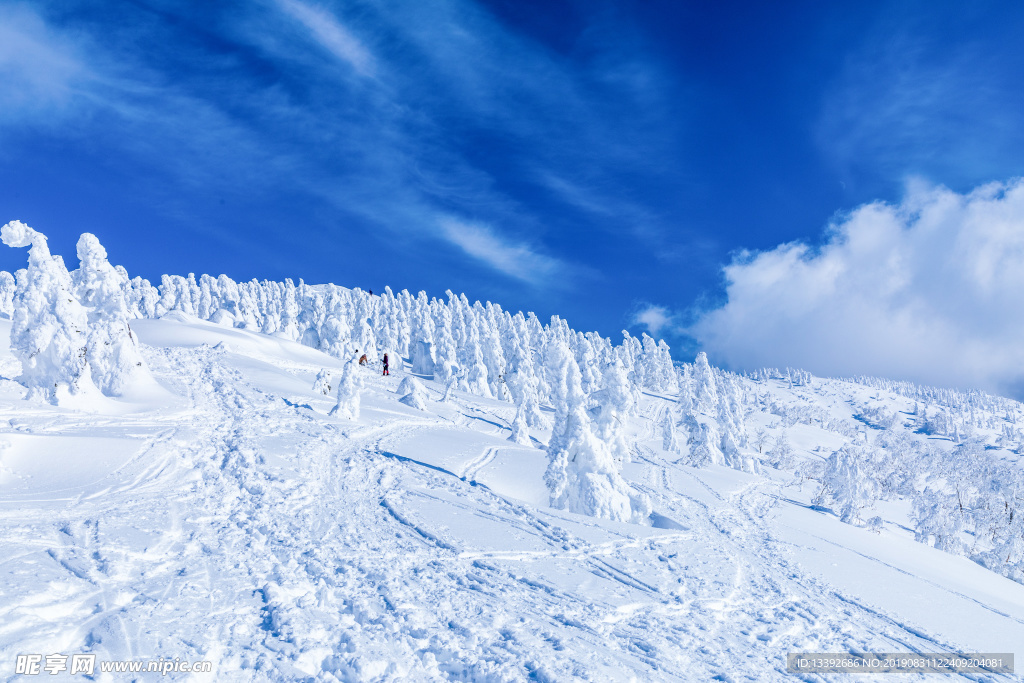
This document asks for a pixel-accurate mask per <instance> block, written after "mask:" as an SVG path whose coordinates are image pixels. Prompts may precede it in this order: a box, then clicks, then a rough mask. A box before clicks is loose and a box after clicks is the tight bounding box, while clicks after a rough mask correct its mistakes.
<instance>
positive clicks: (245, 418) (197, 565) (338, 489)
mask: <svg viewBox="0 0 1024 683" xmlns="http://www.w3.org/2000/svg"><path fill="white" fill-rule="evenodd" d="M9 325H10V323H9V322H0V339H6V338H7V335H8V328H9ZM132 329H133V330H134V332H135V334H136V335H137V336H138V338H139V339H140V340H141V341H142V342H143V346H142V347H141V350H142V354H143V356H144V359H145V362H146V365H147V367H148V370H149V372H150V373H151V374H152V375H153V377H154V378H155V380H156V381H157V382H158V383H159V387H157V388H155V389H153V390H152V391H149V392H146V393H144V395H140V396H131V395H128V396H125V397H123V398H121V399H118V400H114V399H109V400H103V401H95V402H93V403H90V404H89V405H84V406H83V405H77V406H72V407H65V406H60V407H58V406H54V405H49V404H44V403H37V402H29V401H26V400H24V398H23V397H24V396H25V394H26V390H25V388H24V387H23V386H21V385H20V384H17V383H16V382H14V381H13V380H12V379H11V378H14V377H17V376H18V374H19V367H18V366H19V364H18V362H17V361H16V360H15V359H14V357H12V356H11V355H10V354H9V353H8V352H7V351H6V350H4V351H3V354H2V355H0V374H2V376H3V377H4V378H5V379H2V380H0V548H2V557H0V671H3V675H4V676H5V677H6V676H9V675H12V674H13V671H14V665H15V660H16V657H17V655H19V654H25V653H40V654H43V655H47V654H51V653H63V654H68V655H70V654H74V653H95V654H97V655H98V659H99V660H122V659H131V658H134V659H138V660H150V659H155V658H158V657H163V658H165V659H173V658H175V657H177V658H181V659H182V660H189V661H196V660H203V661H210V662H213V665H214V671H213V673H212V674H208V675H206V676H205V677H204V676H198V675H197V676H196V677H197V678H199V679H205V680H218V681H223V680H228V681H230V680H304V679H315V680H392V679H401V678H403V677H404V679H405V680H437V679H460V680H483V681H487V680H495V681H504V680H525V679H536V680H551V681H564V680H574V679H584V680H631V679H636V680H708V679H712V678H715V677H718V678H719V679H721V680H744V679H752V680H772V679H781V678H784V677H786V674H785V666H786V653H787V652H790V651H850V650H861V651H911V650H914V651H941V650H959V651H987V652H1014V651H1015V650H1018V651H1019V650H1020V646H1021V644H1022V643H1024V586H1022V585H1021V584H1019V583H1016V582H1014V581H1012V580H1010V579H1009V578H1006V577H1004V576H1003V575H1001V574H999V573H996V572H994V571H990V570H989V569H987V568H985V567H984V566H982V565H981V564H979V563H978V562H975V561H971V560H970V559H968V558H967V557H964V556H962V555H959V554H955V553H952V552H944V551H942V550H939V549H936V548H934V547H931V546H930V545H929V544H926V543H921V542H918V541H916V540H915V532H914V531H913V530H912V529H913V523H912V521H911V519H910V518H911V516H912V514H913V511H912V509H911V497H910V496H908V495H904V493H900V491H898V490H894V491H892V492H891V493H887V492H879V491H875V492H874V494H873V495H867V494H865V495H863V496H860V497H859V498H858V497H856V496H854V497H853V500H854V503H856V505H873V508H869V507H863V508H862V507H857V508H856V509H855V510H853V512H852V515H853V516H854V517H856V519H853V518H851V519H850V520H848V521H855V522H859V520H860V519H861V518H863V519H864V520H865V521H867V520H868V519H869V518H873V517H875V516H877V517H879V518H880V519H878V520H875V521H874V522H872V523H871V524H866V525H864V526H861V525H858V524H849V523H844V522H843V521H841V520H840V518H839V517H840V515H842V512H841V511H840V510H839V508H840V505H839V504H838V503H836V502H835V501H834V500H833V499H832V498H828V496H824V497H823V496H822V495H820V494H821V493H822V486H821V482H822V481H824V480H825V479H826V478H827V477H826V475H827V470H828V468H827V466H826V464H825V463H827V461H828V459H829V458H830V457H832V454H833V453H835V452H836V451H838V450H841V449H842V448H843V447H844V446H850V445H856V444H862V443H869V442H870V443H875V442H877V439H878V436H879V435H882V434H883V433H885V434H895V433H899V434H903V435H905V436H906V438H907V439H909V440H910V441H911V442H913V443H921V444H925V445H930V446H931V447H933V448H934V449H935V451H934V453H932V456H931V457H933V459H934V458H936V457H938V455H936V453H949V452H951V451H952V449H953V448H955V447H956V445H957V444H955V443H954V442H953V441H952V440H951V438H947V437H945V436H940V435H938V434H937V433H935V432H934V430H932V431H933V433H931V434H929V433H928V431H929V430H927V429H924V430H921V429H919V428H918V425H917V423H916V422H915V420H918V418H919V416H911V415H909V413H910V412H912V411H913V405H914V402H915V401H914V399H913V398H908V397H907V396H905V395H901V394H899V393H894V391H889V390H888V389H884V388H880V387H878V386H870V385H869V384H868V383H864V382H861V383H854V382H847V381H840V380H821V379H816V378H809V377H805V376H803V375H800V376H798V378H797V381H796V382H795V383H793V382H792V377H793V375H792V374H790V376H789V377H790V378H789V379H781V377H782V376H783V375H782V374H781V373H779V374H777V375H776V376H774V377H773V376H771V373H763V374H761V375H759V376H757V377H754V378H735V377H734V378H732V379H731V380H730V382H731V383H732V385H734V386H736V387H738V389H737V391H739V392H740V393H742V394H743V395H744V396H747V397H748V398H747V399H746V403H745V404H744V406H743V409H742V411H740V412H738V413H737V414H742V415H743V422H744V423H743V424H742V425H734V427H735V428H736V429H737V430H740V429H741V430H742V431H743V432H745V433H746V434H747V435H748V439H747V442H746V443H745V444H739V445H738V450H737V453H736V454H726V455H728V457H730V458H731V462H732V463H733V465H734V466H732V467H727V466H723V465H721V464H708V465H706V466H704V467H700V468H697V467H693V466H690V465H688V464H686V463H687V462H690V461H691V458H690V456H691V455H692V453H691V451H693V450H695V448H696V447H697V446H699V444H698V443H697V442H696V441H694V442H693V443H690V444H687V443H686V442H687V441H688V440H691V441H693V434H692V433H690V434H685V433H683V431H682V430H681V431H680V434H679V435H678V439H677V442H678V443H677V445H676V447H672V445H671V444H669V443H667V442H669V441H670V440H669V439H667V438H666V435H665V426H664V425H666V424H673V425H674V424H675V422H676V421H675V419H674V418H673V417H672V416H673V415H678V414H679V411H680V404H679V403H678V402H677V398H678V395H677V394H675V393H673V394H659V393H657V392H653V391H646V392H644V393H643V395H642V396H641V400H640V405H639V407H638V410H637V413H638V414H637V415H636V416H635V417H632V418H629V419H628V421H627V424H626V425H625V437H626V440H627V442H628V444H629V447H630V450H631V461H630V462H627V463H625V464H624V465H622V476H623V477H624V479H625V480H626V481H627V482H628V483H629V484H630V485H631V486H632V487H633V489H634V490H636V491H639V492H641V493H643V494H646V495H647V496H648V497H649V499H650V503H651V506H652V508H653V512H652V513H651V515H650V517H649V524H627V523H623V522H616V521H611V520H607V519H597V518H594V517H589V516H582V515H577V514H573V513H571V512H566V511H564V510H556V509H552V508H550V507H549V506H548V505H549V502H550V491H549V489H548V487H547V486H546V485H545V479H544V474H545V470H546V469H547V467H548V463H549V457H548V454H547V453H546V452H545V451H544V450H542V449H541V446H543V444H545V443H546V442H547V441H548V440H549V439H550V436H551V435H550V433H549V432H548V431H545V430H541V429H538V428H536V427H534V428H531V430H530V436H531V439H532V442H531V445H525V444H523V445H520V444H515V443H513V442H511V441H509V440H508V437H509V435H510V434H511V429H510V427H511V422H512V420H513V417H514V415H515V412H516V406H515V405H514V404H512V403H509V402H505V401H499V400H494V399H490V398H483V397H481V396H478V395H474V394H470V393H466V392H465V391H462V390H458V389H454V388H452V387H449V386H446V384H444V383H441V382H439V381H433V380H431V379H429V378H421V379H422V383H423V385H424V387H425V389H426V394H427V397H426V401H425V408H426V409H425V410H419V409H417V408H415V407H411V406H409V405H406V404H404V403H402V402H400V399H401V398H402V395H403V394H401V393H397V389H398V387H399V385H400V384H401V382H402V380H403V379H405V378H406V377H407V376H408V370H409V369H410V368H411V359H405V362H400V361H399V359H397V358H392V365H391V368H392V375H391V376H390V377H382V376H379V374H378V372H377V371H376V370H370V369H366V368H357V372H359V373H361V376H360V379H361V380H362V383H363V385H364V388H363V390H362V401H361V410H360V413H359V417H358V419H355V420H350V419H345V418H344V417H340V416H333V417H332V416H329V415H328V413H329V412H330V410H331V408H333V407H334V405H335V403H336V400H335V398H334V397H333V396H330V395H324V394H323V393H320V392H318V391H314V390H313V389H312V387H313V384H314V380H315V378H316V376H317V375H318V373H319V372H320V371H321V370H322V369H328V370H331V371H332V372H333V373H334V374H335V375H336V374H337V373H339V372H340V371H341V368H342V365H343V363H342V361H341V360H339V359H338V358H334V357H331V356H328V355H325V354H324V353H322V352H321V351H318V350H314V349H312V348H309V347H308V346H303V345H300V344H298V343H296V342H293V341H289V340H287V339H282V338H279V337H271V336H267V335H263V334H260V333H257V332H254V331H247V330H242V329H235V328H232V327H227V326H223V325H218V324H214V323H211V322H206V321H201V320H199V319H196V318H192V317H189V316H186V315H183V314H180V313H172V314H170V315H169V316H166V317H165V318H163V319H154V320H138V321H134V322H133V323H132ZM687 373H689V370H687ZM684 375H685V377H690V376H692V373H690V374H685V373H684ZM791 384H792V386H791ZM890 388H891V389H894V390H898V389H900V387H899V386H898V385H892V386H891V387H890ZM446 389H447V390H448V391H447V393H448V394H449V400H447V401H443V400H442V398H443V396H444V395H445V393H446ZM904 393H906V392H904ZM683 394H684V396H683V398H684V400H686V401H691V400H699V399H700V392H699V391H693V392H690V394H687V392H686V388H685V387H684V388H683ZM691 395H692V396H691ZM693 396H696V399H694V398H692V397H693ZM999 406H1000V407H1001V408H1005V405H1003V404H999ZM1000 407H997V409H1001V408H1000ZM691 408H692V410H693V411H694V414H696V413H697V412H699V411H697V406H691ZM544 410H545V411H547V410H549V409H548V408H544ZM935 412H936V409H935V408H933V409H932V412H931V413H929V416H930V417H931V416H933V415H934V414H935ZM975 412H976V413H977V415H976V417H977V420H976V423H977V424H979V425H981V426H977V427H976V429H975V432H976V433H975V436H987V437H989V440H990V441H994V440H995V439H997V438H998V437H999V436H1000V435H1001V434H1003V431H1001V427H1000V426H999V425H998V424H997V423H996V419H997V418H998V420H1003V421H1004V422H1007V420H1009V419H1010V418H1009V417H1008V416H1007V415H999V414H997V413H995V412H992V411H989V412H985V410H984V409H983V408H982V407H981V406H977V407H976V408H975ZM667 416H668V418H667ZM855 416H856V418H855ZM893 416H895V417H894V420H895V422H890V423H889V424H888V425H887V426H888V427H889V429H888V430H882V429H878V428H877V427H878V426H879V425H878V422H879V420H889V419H890V418H892V417H893ZM978 416H980V417H978ZM726 417H727V416H726ZM983 418H984V419H983ZM989 418H991V420H990V419H989ZM723 419H724V418H723ZM730 419H732V418H730ZM921 419H923V418H921ZM1013 419H1015V418H1013ZM897 422H898V424H896V423H897ZM904 424H907V425H909V426H908V427H907V428H904V426H903V425H904ZM987 425H991V426H987ZM723 429H724V428H723ZM760 429H763V430H764V434H763V436H761V435H760V432H759V430H760ZM699 433H700V432H699V429H698V435H699ZM783 433H785V441H787V442H788V443H789V444H790V445H791V450H792V453H791V454H790V456H791V458H792V463H791V464H790V467H788V468H787V467H782V468H781V469H778V470H776V469H774V468H772V467H770V466H768V465H767V464H766V463H767V462H769V461H771V460H772V458H776V459H781V460H783V461H785V460H786V458H785V457H782V456H783V455H787V454H780V453H778V452H776V455H775V456H771V457H770V456H769V455H768V451H769V450H772V449H773V448H775V446H776V445H777V444H779V443H780V442H782V441H783V439H782V436H783ZM865 435H866V436H865ZM697 441H699V439H697ZM666 445H668V446H669V450H665V446H666ZM759 445H760V450H762V451H764V452H762V453H759V452H758V450H759ZM716 447H717V446H716ZM992 448H993V449H994V448H995V446H994V445H993V446H992ZM677 449H678V452H677ZM904 450H907V451H908V452H909V451H911V450H913V449H910V448H909V447H906V448H904ZM882 452H884V453H888V452H890V451H889V450H885V449H883V450H882ZM914 452H917V451H914ZM989 452H990V453H996V454H998V455H999V457H1001V458H1004V459H1005V460H1006V461H1007V462H1016V458H1017V457H1018V456H1017V455H1016V454H1014V453H1012V452H1011V451H1009V450H1005V449H1004V450H998V449H996V450H992V449H990V451H989ZM776 456H778V457H776ZM921 462H925V461H924V460H922V461H921ZM743 463H747V466H746V467H744V464H743ZM815 463H817V464H815ZM783 464H785V463H783ZM744 469H747V470H751V471H743V470H744ZM833 469H834V468H833ZM794 472H798V473H799V474H798V475H795V474H794ZM917 474H922V473H917ZM872 481H877V478H876V479H873V480H872ZM904 491H905V489H904ZM833 498H835V497H834V496H833ZM840 498H841V499H842V500H847V501H849V500H851V498H850V496H847V497H846V498H842V495H840V497H839V498H835V500H840ZM857 501H861V502H859V503H857ZM865 501H866V502H865ZM872 501H875V502H872ZM48 677H49V676H48ZM58 677H59V676H54V677H53V678H58ZM96 677H97V678H99V679H100V680H103V679H109V680H115V677H114V675H113V674H101V673H99V671H98V670H97V674H96ZM176 677H177V678H179V679H185V678H187V676H186V675H185V674H176ZM899 679H900V677H899V676H892V677H887V680H899Z"/></svg>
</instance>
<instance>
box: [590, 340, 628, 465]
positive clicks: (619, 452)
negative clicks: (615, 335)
mask: <svg viewBox="0 0 1024 683" xmlns="http://www.w3.org/2000/svg"><path fill="white" fill-rule="evenodd" d="M600 386H601V389H600V390H599V391H597V392H595V393H594V394H593V398H594V399H595V400H596V401H597V408H598V410H597V416H596V418H595V420H594V426H595V428H596V429H595V431H596V434H597V436H598V438H600V439H601V440H602V441H604V442H605V444H606V445H607V446H608V448H609V450H611V453H612V456H613V457H614V458H615V459H616V461H617V462H619V463H624V462H629V461H630V453H629V444H628V443H627V442H626V437H625V425H626V420H628V419H629V417H630V416H632V415H634V414H635V412H636V404H637V396H636V390H635V389H634V387H633V386H632V385H631V384H630V382H629V378H628V377H627V376H626V368H625V366H624V365H623V364H622V362H621V361H619V360H618V359H616V360H615V361H613V362H612V363H609V364H608V365H607V366H606V367H605V369H604V372H603V373H601V384H600Z"/></svg>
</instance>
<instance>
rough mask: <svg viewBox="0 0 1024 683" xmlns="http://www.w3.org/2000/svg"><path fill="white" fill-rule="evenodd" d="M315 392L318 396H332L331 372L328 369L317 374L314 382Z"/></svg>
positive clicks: (322, 369)
mask: <svg viewBox="0 0 1024 683" xmlns="http://www.w3.org/2000/svg"><path fill="white" fill-rule="evenodd" d="M313 391H315V392H316V393H318V394H323V395H325V396H329V395H330V394H331V371H330V370H328V369H327V368H321V369H320V372H318V373H316V379H315V380H313Z"/></svg>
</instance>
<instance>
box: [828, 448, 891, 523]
mask: <svg viewBox="0 0 1024 683" xmlns="http://www.w3.org/2000/svg"><path fill="white" fill-rule="evenodd" d="M871 460H872V454H871V451H870V448H869V447H866V446H863V445H853V444H848V445H846V446H843V447H842V448H840V449H839V450H837V451H835V452H834V453H832V455H831V456H829V459H828V460H827V461H826V462H825V471H824V476H823V478H822V482H821V489H820V490H819V491H818V494H817V495H816V496H815V498H814V504H815V505H823V504H826V503H829V502H834V503H835V505H836V506H837V508H838V509H837V512H838V513H839V518H840V519H841V520H842V521H843V522H846V523H847V524H855V523H860V522H862V521H863V520H862V517H861V511H862V510H864V509H865V508H869V507H871V506H873V505H874V504H875V501H876V500H878V487H877V484H876V482H875V479H874V477H872V476H871V474H870V464H871Z"/></svg>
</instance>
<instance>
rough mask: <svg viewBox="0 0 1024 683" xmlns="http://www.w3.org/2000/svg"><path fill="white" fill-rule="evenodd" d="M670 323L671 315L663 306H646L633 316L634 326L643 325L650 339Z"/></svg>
mask: <svg viewBox="0 0 1024 683" xmlns="http://www.w3.org/2000/svg"><path fill="white" fill-rule="evenodd" d="M671 323H672V315H671V314H670V313H669V310H668V309H667V308H665V307H664V306H654V305H647V306H644V307H643V308H641V309H640V310H639V311H637V312H636V313H635V314H634V315H633V324H634V325H643V326H644V327H646V328H647V331H648V332H649V333H650V335H651V336H652V337H657V336H658V333H659V332H661V331H662V330H664V329H665V328H666V327H668V326H669V325H670V324H671Z"/></svg>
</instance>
